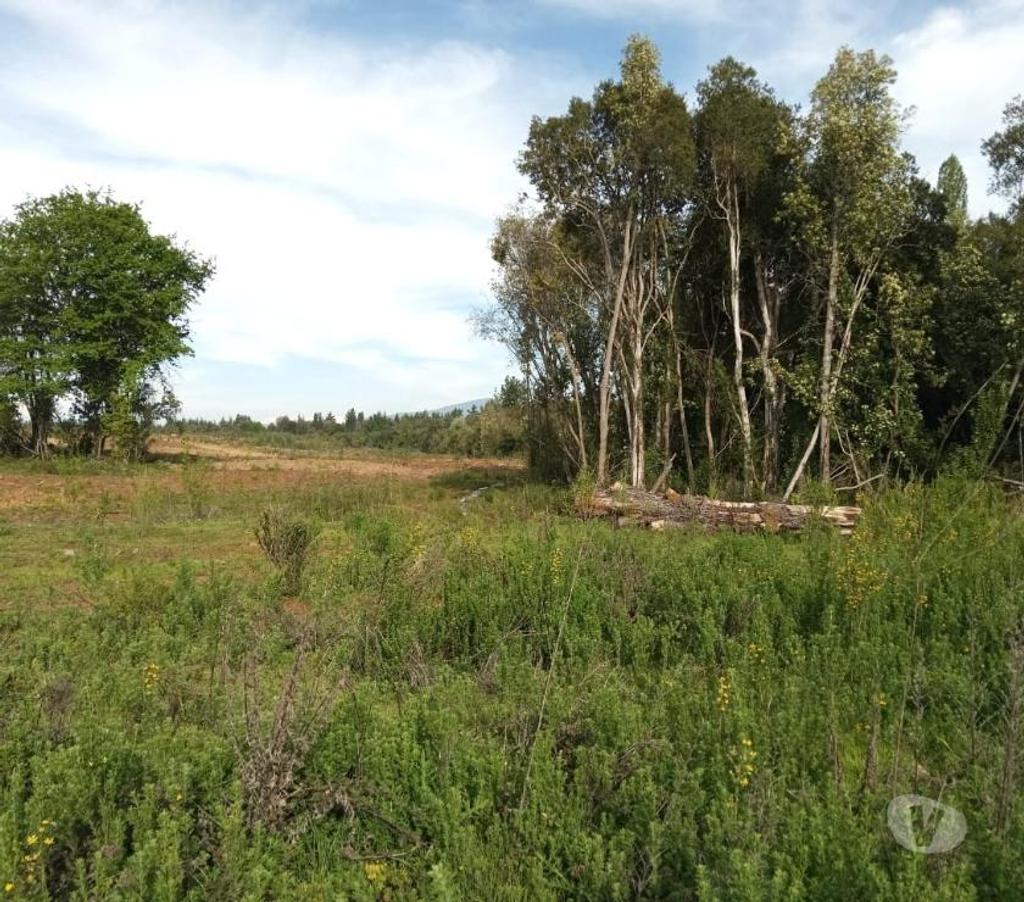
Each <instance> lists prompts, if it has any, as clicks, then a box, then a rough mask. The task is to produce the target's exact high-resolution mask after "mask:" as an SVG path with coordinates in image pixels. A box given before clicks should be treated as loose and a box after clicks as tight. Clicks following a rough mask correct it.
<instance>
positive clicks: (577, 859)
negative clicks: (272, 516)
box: [0, 455, 1024, 900]
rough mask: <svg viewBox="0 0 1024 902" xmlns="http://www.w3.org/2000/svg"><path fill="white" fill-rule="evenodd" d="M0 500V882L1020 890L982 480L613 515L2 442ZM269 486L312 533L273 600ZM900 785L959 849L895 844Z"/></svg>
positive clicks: (586, 893) (1005, 554)
mask: <svg viewBox="0 0 1024 902" xmlns="http://www.w3.org/2000/svg"><path fill="white" fill-rule="evenodd" d="M183 461H184V462H183ZM360 468H361V469H360ZM496 484H497V487H496V488H494V489H492V490H490V491H487V492H484V493H482V494H481V495H480V496H479V497H477V498H475V499H474V500H473V501H471V502H466V503H460V499H462V498H463V497H464V496H465V495H466V494H467V493H468V492H469V491H471V490H472V489H474V488H477V487H479V486H483V485H488V486H490V485H496ZM0 491H2V493H3V496H2V500H0V504H2V507H0V890H2V891H3V895H4V896H5V897H9V898H46V897H48V896H49V897H53V898H71V899H82V900H85V899H146V900H150V899H181V898H192V899H206V898H213V899H293V898H294V899H332V900H333V899H345V898H351V899H417V898H422V899H523V900H534V899H555V898H579V899H631V898H664V899H805V898H806V899H851V900H854V899H856V900H862V899H871V898H886V899H915V900H916V899H931V898H940V899H1009V898H1014V897H1018V894H1019V893H1020V887H1021V886H1024V803H1022V802H1024V800H1022V798H1021V796H1022V793H1021V790H1020V784H1021V780H1022V779H1024V774H1022V773H1021V771H1022V769H1024V768H1022V767H1021V766H1020V765H1022V764H1024V762H1022V761H1021V760H1020V759H1021V752H1020V746H1021V739H1022V738H1024V737H1021V735H1020V734H1021V732H1022V727H1024V724H1022V723H1021V714H1022V711H1021V709H1022V707H1024V705H1022V696H1024V603H1022V597H1024V518H1022V511H1021V508H1020V506H1019V504H1017V503H1015V502H1013V501H1012V500H1008V499H1006V498H1004V497H1003V496H1002V494H1001V493H1000V492H999V491H998V490H996V489H993V488H991V487H989V486H986V485H981V484H975V483H965V482H959V481H954V480H945V481H940V482H938V483H936V484H934V485H932V486H929V487H927V488H922V487H920V486H910V487H908V488H906V489H903V490H899V491H891V492H888V493H886V494H884V495H880V496H878V497H874V498H869V499H866V501H865V503H866V511H865V515H864V518H863V520H862V523H861V526H860V527H859V528H858V530H857V532H856V534H855V536H854V537H853V538H852V539H848V540H843V539H841V538H840V537H838V536H836V535H834V534H832V533H831V532H829V531H828V530H827V529H825V528H824V527H814V528H812V529H810V530H809V531H808V532H807V533H805V534H804V535H801V536H799V537H796V538H793V537H779V536H770V535H754V536H733V535H719V536H713V537H709V536H703V535H698V534H691V533H687V532H671V533H649V532H640V531H630V530H615V529H613V528H611V527H610V526H609V525H608V524H606V523H603V522H581V521H579V520H577V519H576V518H575V517H574V516H573V515H572V513H571V511H572V496H571V493H570V492H568V491H566V490H557V489H552V488H550V487H545V486H539V485H535V484H531V483H530V482H528V481H527V480H526V479H525V477H524V475H523V474H522V473H521V472H520V471H519V470H517V469H515V468H511V467H505V468H499V467H497V465H495V464H483V465H477V466H475V467H472V468H467V467H466V466H465V465H463V464H460V463H459V462H457V461H444V460H442V459H437V458H422V459H417V460H415V461H411V460H402V459H395V458H388V459H380V460H375V459H374V458H373V456H372V455H363V456H362V457H361V458H360V459H358V460H354V461H353V460H345V461H333V462H332V461H328V462H327V464H326V465H323V466H321V465H320V464H319V463H316V462H313V463H309V462H308V461H307V462H304V463H297V462H296V459H295V458H281V459H277V458H274V457H272V456H271V457H267V458H246V457H244V456H243V457H242V458H241V459H232V458H230V457H229V456H224V455H221V456H220V457H214V458H211V459H206V458H204V457H202V456H199V457H196V458H191V457H188V456H178V457H174V456H172V455H167V456H165V459H164V460H163V461H162V462H158V463H150V464H145V465H140V466H136V467H117V466H114V465H111V464H106V463H103V464H94V465H87V464H76V465H68V464H64V463H61V462H55V463H51V464H48V465H40V464H26V463H17V464H2V465H0ZM268 508H273V509H277V510H281V511H283V512H284V516H286V517H287V518H292V519H294V520H295V521H297V522H304V523H307V524H309V525H310V526H311V527H312V528H313V529H314V530H315V531H316V532H317V537H316V540H315V542H314V544H313V546H312V548H311V550H310V554H309V559H308V561H307V564H306V567H305V570H304V575H303V581H302V590H301V592H299V593H298V595H294V596H283V595H282V592H281V577H280V574H278V573H276V572H275V570H274V568H273V567H272V566H271V565H270V564H269V563H268V561H267V560H266V558H265V557H264V555H263V553H262V552H261V549H260V547H259V545H258V543H257V541H256V537H255V533H254V529H255V527H256V525H257V523H258V521H259V518H260V516H261V513H262V512H263V511H264V510H266V509H268ZM905 793H920V794H922V795H925V796H929V797H932V798H936V799H941V800H942V801H944V802H946V803H948V804H950V805H953V806H955V807H956V808H957V809H958V810H960V811H961V812H963V814H964V816H965V818H966V821H967V835H966V838H965V840H964V841H963V843H962V844H961V845H959V846H958V847H957V848H956V849H955V850H952V851H949V852H946V853H945V854H934V855H928V854H917V853H914V852H911V851H907V850H906V849H904V848H902V847H901V846H900V845H898V844H897V843H896V842H895V840H894V839H893V836H892V834H891V833H890V831H889V829H888V827H887V825H886V810H887V806H888V804H889V801H890V800H891V799H892V798H893V797H894V796H897V795H900V794H905ZM920 826H921V827H922V829H924V825H920ZM924 844H927V843H926V842H925V843H924Z"/></svg>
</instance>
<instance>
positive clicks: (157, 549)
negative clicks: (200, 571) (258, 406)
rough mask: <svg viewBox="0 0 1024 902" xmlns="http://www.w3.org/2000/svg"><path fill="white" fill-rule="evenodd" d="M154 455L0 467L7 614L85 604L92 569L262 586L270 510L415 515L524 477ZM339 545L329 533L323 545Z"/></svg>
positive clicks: (164, 446) (336, 458) (487, 469)
mask: <svg viewBox="0 0 1024 902" xmlns="http://www.w3.org/2000/svg"><path fill="white" fill-rule="evenodd" d="M151 451H152V454H153V457H154V458H155V461H154V462H151V463H147V464H144V465H136V466H127V465H125V466H120V465H116V464H111V463H110V462H108V461H104V462H101V463H96V462H93V461H89V460H84V461H83V460H74V459H72V460H65V459H60V458H57V459H53V460H51V461H48V462H37V461H20V462H7V464H6V465H5V466H4V467H3V468H0V606H2V607H11V606H12V605H16V604H18V605H21V604H28V605H36V604H39V603H44V604H46V605H48V606H50V605H59V604H62V603H67V604H75V605H82V604H88V603H89V602H88V599H89V594H90V593H89V592H88V591H87V589H86V588H85V587H84V586H83V576H82V573H83V569H85V570H88V568H89V567H90V566H91V567H92V568H93V570H95V569H96V568H97V567H100V568H101V569H109V570H111V571H114V570H117V569H122V570H123V569H124V567H127V566H132V567H139V566H143V565H146V564H158V565H164V566H165V567H167V568H172V567H173V566H176V565H177V564H179V563H181V562H190V563H193V564H204V563H215V564H217V565H219V566H221V567H225V568H228V569H229V570H230V571H231V572H232V573H234V574H236V575H238V576H241V577H246V576H248V577H249V578H250V579H251V578H255V577H256V576H259V577H263V576H265V575H266V570H265V568H264V567H263V566H262V564H263V562H262V559H261V555H260V552H259V549H258V547H257V544H256V541H255V539H254V536H253V526H254V523H255V520H256V516H257V513H258V511H259V510H260V509H261V508H262V507H264V506H267V505H281V504H293V503H295V502H296V501H297V500H298V501H299V502H303V501H308V502H309V503H310V504H312V505H314V506H316V504H317V503H319V504H321V505H323V504H329V503H330V498H331V497H332V496H333V495H334V494H336V493H338V492H341V491H345V490H349V491H351V490H356V491H357V492H359V491H365V492H369V493H370V494H371V495H374V496H375V497H379V498H382V499H385V500H390V501H393V502H394V503H397V504H400V505H405V506H407V507H408V508H409V509H416V508H417V507H422V506H423V505H424V504H435V503H436V502H438V501H442V502H443V501H445V500H450V503H451V507H452V509H453V510H455V509H456V505H457V500H458V498H459V497H461V496H462V495H464V494H465V492H466V490H467V488H468V489H473V488H476V487H477V486H479V485H489V484H492V483H508V482H516V481H521V480H522V477H523V469H522V466H521V464H520V463H519V462H518V461H514V460H511V461H510V460H508V459H500V460H490V459H479V458H477V459H464V458H455V457H446V456H442V455H427V454H388V453H385V452H380V451H364V450H362V449H352V450H346V451H345V452H339V453H337V454H334V455H331V454H324V453H316V452H306V451H293V450H289V451H281V450H276V449H266V448H259V447H249V446H244V445H235V444H229V443H226V442H217V441H191V440H182V439H180V438H177V437H171V436H160V437H158V438H157V439H155V440H154V441H153V442H152V445H151ZM330 539H331V530H330V528H328V529H327V530H326V534H325V536H324V538H323V542H322V543H321V544H325V543H329V542H330ZM83 561H84V562H85V563H84V564H83ZM90 562H91V563H90Z"/></svg>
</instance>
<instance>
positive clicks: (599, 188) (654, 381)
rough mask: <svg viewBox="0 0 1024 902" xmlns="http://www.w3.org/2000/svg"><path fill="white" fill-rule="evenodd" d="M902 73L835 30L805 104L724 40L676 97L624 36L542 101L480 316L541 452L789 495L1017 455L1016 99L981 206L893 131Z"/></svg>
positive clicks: (1019, 227)
mask: <svg viewBox="0 0 1024 902" xmlns="http://www.w3.org/2000/svg"><path fill="white" fill-rule="evenodd" d="M895 78H896V73H895V71H894V69H893V67H892V64H891V61H890V60H889V59H888V58H886V57H884V56H878V55H876V54H875V53H874V52H872V51H867V52H863V53H858V52H855V51H853V50H851V49H849V48H843V49H841V50H840V51H839V52H838V54H837V55H836V57H835V60H834V62H833V63H832V65H831V67H830V69H829V70H828V72H827V73H826V74H825V75H824V76H823V77H822V78H821V80H820V81H819V82H818V83H817V84H816V85H815V87H814V89H813V91H812V93H811V96H810V102H809V104H808V105H807V107H806V109H804V110H798V109H795V108H793V107H790V106H788V105H787V104H785V103H783V102H782V101H781V100H780V99H779V98H778V97H777V96H776V95H775V93H774V92H773V91H772V89H771V88H770V87H769V86H768V85H766V84H764V83H763V82H762V81H760V80H759V79H758V77H757V74H756V72H755V71H754V70H753V69H751V68H749V67H747V66H745V65H743V64H741V63H739V62H737V61H736V60H734V59H732V58H726V59H724V60H722V61H721V62H719V63H716V64H715V65H713V66H711V67H710V68H709V70H708V73H707V77H706V78H705V79H704V80H703V81H701V82H700V84H699V85H698V86H697V90H696V93H695V101H694V102H693V103H692V104H691V103H688V102H687V100H686V99H685V98H684V97H683V96H682V95H681V94H680V93H679V92H678V91H677V90H676V89H675V88H674V87H673V86H672V85H671V84H669V83H667V82H666V81H665V80H664V79H663V77H662V75H661V71H660V61H659V54H658V51H657V49H656V48H655V47H654V45H653V44H652V43H651V42H650V41H648V40H647V39H645V38H642V37H633V38H631V39H630V40H629V42H628V44H627V46H626V48H625V51H624V54H623V58H622V63H621V73H620V77H619V78H618V80H615V81H612V80H609V81H605V82H602V83H601V84H599V85H598V86H597V87H596V89H595V91H594V94H593V97H592V99H590V100H583V99H580V98H574V99H573V100H572V101H571V102H570V103H569V107H568V109H567V111H566V112H565V113H564V114H563V115H560V116H554V117H551V118H548V119H539V118H537V119H534V121H533V123H532V125H531V128H530V133H529V138H528V140H527V142H526V145H525V147H524V149H523V152H522V154H521V156H520V159H519V167H520V169H521V171H522V172H523V173H524V174H525V175H526V176H527V177H528V179H529V181H530V183H531V184H532V187H533V193H534V198H533V200H532V201H524V202H523V203H522V204H521V205H520V206H519V207H517V208H515V209H514V210H513V211H512V212H510V213H509V214H507V215H505V216H504V217H502V218H501V219H500V220H499V222H498V225H497V230H496V234H495V237H494V241H493V255H494V258H495V260H496V262H497V264H498V266H499V276H498V278H497V280H496V284H495V295H496V303H495V304H494V305H493V307H492V308H491V309H489V310H487V311H485V312H484V313H482V314H481V315H480V316H479V319H478V324H479V327H480V330H481V332H482V333H483V334H484V335H486V336H488V337H491V338H495V339H497V340H499V341H501V342H503V343H504V344H505V345H506V346H507V347H508V348H509V349H510V350H511V351H512V353H513V354H514V356H515V358H516V359H517V360H518V362H519V363H520V365H521V367H522V372H523V374H524V378H525V381H526V382H527V384H528V390H529V401H530V416H529V425H530V437H529V448H530V455H531V459H532V462H533V464H534V465H535V466H536V467H537V468H538V469H541V470H543V471H546V472H548V473H558V474H565V475H572V474H574V473H576V472H579V471H582V470H587V471H591V472H592V473H593V475H594V476H595V477H596V479H597V480H598V481H599V482H602V483H603V482H607V481H609V480H610V479H611V478H613V477H614V476H616V475H619V474H621V475H622V476H623V477H624V478H625V479H626V480H627V481H628V482H629V483H630V484H632V485H634V486H644V485H649V484H651V483H652V482H656V483H664V482H665V481H666V480H668V479H670V478H672V479H675V480H677V481H678V482H680V483H682V484H684V485H686V486H688V487H690V488H693V489H702V490H705V491H723V490H725V491H733V492H735V494H744V495H747V496H753V495H775V494H782V495H785V496H788V495H789V494H791V493H792V492H793V490H794V489H795V487H796V486H797V485H798V484H800V481H801V478H802V477H805V476H815V477H817V478H818V479H820V480H821V482H823V483H825V484H827V485H848V486H849V485H855V484H861V483H864V482H865V481H867V480H870V479H872V478H874V477H876V476H878V475H879V474H882V473H897V474H910V473H917V474H928V473H932V472H935V470H936V469H937V468H938V467H940V466H941V465H942V464H943V462H945V461H947V460H949V459H956V460H959V461H961V462H964V461H967V460H968V458H970V460H971V461H973V462H974V463H976V464H981V465H987V464H991V463H993V462H996V461H1002V462H1003V463H1007V462H1008V461H1009V460H1010V458H1011V457H1012V459H1013V460H1014V461H1015V462H1016V464H1017V465H1018V466H1020V465H1021V464H1022V462H1021V461H1020V460H1018V459H1017V458H1018V457H1019V456H1020V454H1021V443H1020V441H1019V439H1020V436H1021V431H1020V430H1021V423H1020V416H1019V414H1020V407H1021V398H1022V397H1024V391H1022V386H1021V373H1022V367H1024V344H1022V338H1024V335H1022V328H1024V209H1022V202H1021V196H1022V192H1024V177H1022V173H1024V102H1022V101H1021V100H1020V99H1018V100H1016V101H1014V102H1012V103H1011V104H1010V105H1009V106H1007V108H1006V113H1005V121H1004V123H1003V129H1002V130H1001V131H1000V132H998V133H997V134H995V135H993V136H992V137H991V138H989V139H988V140H987V141H986V142H985V143H984V145H983V149H984V152H985V153H986V155H987V156H988V159H989V160H990V162H991V164H992V169H993V173H994V175H993V184H992V188H993V190H995V191H998V192H1000V193H1002V194H1003V195H1004V196H1005V197H1006V198H1007V199H1008V200H1009V203H1010V207H1009V210H1008V212H1007V214H1006V215H1005V216H996V215H991V216H989V217H987V218H986V219H983V220H981V221H972V220H971V219H970V217H969V216H968V212H967V184H966V179H965V177H964V173H963V169H962V168H961V166H960V164H959V162H958V161H957V160H956V158H955V157H951V158H950V159H949V160H947V161H946V163H945V164H944V165H943V167H942V170H941V173H940V177H939V181H938V183H937V186H936V187H932V186H931V185H930V184H929V183H928V182H926V181H925V180H924V179H922V178H921V177H920V176H919V174H918V172H917V169H916V166H915V162H914V160H913V158H912V157H911V156H910V155H909V154H908V153H906V152H905V151H904V150H903V148H902V147H901V135H902V133H903V131H904V127H905V125H906V121H907V111H905V110H904V109H902V108H901V107H900V106H899V104H898V103H897V102H896V100H895V99H894V98H893V96H892V93H891V88H892V85H893V83H894V81H895Z"/></svg>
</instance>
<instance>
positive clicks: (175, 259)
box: [0, 189, 213, 454]
mask: <svg viewBox="0 0 1024 902" xmlns="http://www.w3.org/2000/svg"><path fill="white" fill-rule="evenodd" d="M212 274H213V266H212V264H211V263H210V262H209V261H207V260H204V259H202V258H201V257H199V256H198V255H197V254H195V253H194V252H193V251H191V250H189V249H187V248H181V247H178V246H176V245H175V244H174V242H173V241H172V240H171V239H170V238H166V237H163V236H157V235H153V234H151V233H150V230H149V226H148V224H147V223H146V222H145V220H144V219H143V218H142V215H141V213H140V212H139V209H138V208H137V207H135V206H132V205H130V204H125V203H120V202H117V201H115V200H114V199H113V198H112V197H111V196H110V195H109V194H103V193H100V192H96V191H89V192H86V193H81V192H78V191H74V190H71V189H67V190H65V191H63V192H61V193H60V194H55V195H52V196H50V197H44V198H38V199H32V200H28V201H26V202H24V203H23V204H20V205H19V206H18V207H17V208H16V210H15V215H14V217H13V218H12V219H11V220H8V221H6V222H4V223H3V224H2V225H0V393H2V394H3V395H5V396H8V395H9V396H12V397H14V398H15V399H16V400H17V401H19V402H21V403H22V404H24V405H25V406H26V407H27V409H28V411H29V416H30V421H31V427H32V437H31V442H30V444H31V447H32V450H33V451H35V452H36V453H38V454H45V453H46V451H47V448H48V445H47V439H48V436H49V433H50V430H51V428H52V425H53V419H54V414H55V411H56V404H57V402H58V401H59V400H60V399H63V398H66V399H68V400H70V401H72V402H73V406H74V410H75V413H76V414H77V416H78V418H79V420H80V423H81V434H80V440H81V443H82V446H83V448H87V449H88V450H91V451H93V452H95V453H100V452H101V451H102V446H103V441H104V438H105V437H106V431H105V426H106V423H107V422H108V421H109V418H111V417H112V418H113V420H114V421H115V422H116V423H117V424H118V426H119V428H120V429H121V430H122V432H123V433H124V432H125V427H126V423H127V419H128V418H130V417H138V416H139V415H140V413H139V409H140V408H142V409H149V410H150V411H151V412H155V409H154V406H153V404H152V402H151V401H150V400H149V399H148V396H149V395H150V394H151V393H152V388H151V387H150V385H149V383H151V382H152V381H154V380H156V381H159V376H160V372H161V367H162V366H163V365H164V364H166V363H167V362H168V361H172V360H174V359H175V358H178V357H180V356H181V355H183V354H186V353H189V346H188V335H189V333H188V322H187V319H186V314H187V312H188V309H189V307H190V306H191V304H192V303H193V302H194V301H195V299H196V298H197V297H198V296H199V295H200V294H201V292H202V290H203V288H204V286H205V284H206V282H207V281H208V280H209V278H210V277H211V276H212ZM126 396H127V397H126ZM144 417H145V415H143V418H144ZM133 441H134V440H133ZM131 444H132V441H130V442H129V445H131Z"/></svg>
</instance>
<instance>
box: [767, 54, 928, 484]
mask: <svg viewBox="0 0 1024 902" xmlns="http://www.w3.org/2000/svg"><path fill="white" fill-rule="evenodd" d="M895 79H896V72H895V70H894V69H893V67H892V61H891V60H890V59H889V58H888V57H887V56H878V55H876V54H875V52H874V51H872V50H868V51H865V52H863V53H856V52H854V51H853V50H851V49H850V48H848V47H843V48H841V49H840V50H839V52H838V53H837V55H836V58H835V60H834V62H833V63H832V65H831V67H830V68H829V71H828V73H827V74H826V75H825V76H824V77H823V78H822V79H821V80H820V81H819V82H818V83H817V85H815V87H814V90H813V92H812V94H811V105H810V109H809V111H808V114H807V116H806V117H805V119H804V120H803V128H802V135H801V136H800V139H801V141H802V144H803V150H804V152H805V154H806V165H805V167H804V169H803V172H802V174H801V176H800V178H799V180H798V182H797V184H796V185H795V186H794V188H793V190H792V191H790V192H789V193H788V195H787V199H786V208H787V213H788V215H789V216H790V217H791V218H792V221H793V222H794V224H795V226H796V228H797V229H798V230H799V233H800V240H801V242H802V244H803V247H804V249H805V253H806V254H807V261H808V266H809V274H810V277H811V281H812V284H814V286H815V288H816V290H817V291H818V293H819V294H820V296H821V306H822V316H821V320H822V321H821V338H820V342H821V357H820V364H819V368H818V374H817V391H816V394H817V398H816V400H817V408H818V410H817V414H818V420H817V425H816V426H815V428H814V431H813V433H812V435H811V438H810V440H809V442H808V445H807V447H806V449H805V451H804V454H803V455H802V457H801V459H800V462H799V464H798V465H797V468H796V472H795V473H794V474H793V478H792V479H791V481H790V484H789V486H788V487H787V490H786V493H785V494H786V496H787V497H788V495H789V494H790V493H791V492H792V491H793V489H794V488H795V487H796V484H797V481H798V480H799V478H800V476H801V475H802V473H803V470H804V468H805V467H806V465H807V462H808V460H809V458H810V455H811V453H812V451H813V449H814V447H815V445H817V448H818V456H819V466H820V477H821V479H822V481H823V482H824V483H826V484H827V483H829V482H830V480H831V476H832V458H831V441H832V435H833V428H834V410H835V400H836V394H837V390H838V389H839V387H840V384H841V378H842V374H843V368H844V366H845V365H846V362H847V359H848V357H849V355H850V351H851V348H852V346H853V340H854V325H855V323H856V320H857V313H858V311H859V310H860V308H861V306H862V305H863V303H864V301H865V298H866V297H867V296H868V293H869V291H870V290H871V288H872V284H873V281H874V279H875V277H876V276H877V275H878V272H879V268H880V267H881V266H882V263H883V261H884V260H885V257H886V254H887V252H888V251H889V250H890V249H891V247H892V246H893V244H894V243H895V241H896V240H897V239H899V238H900V236H901V235H903V234H904V231H905V228H906V222H907V219H908V216H909V213H910V209H911V196H910V175H911V166H910V162H909V160H908V158H907V157H906V156H905V155H904V154H903V153H902V151H901V149H900V137H901V134H902V132H903V128H904V124H905V120H906V116H905V114H904V111H903V110H902V108H901V107H900V105H899V103H898V102H897V101H896V100H895V98H894V97H893V96H892V94H891V92H890V89H891V87H892V84H893V82H894V81H895Z"/></svg>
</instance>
